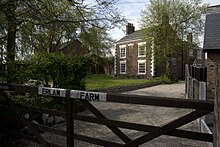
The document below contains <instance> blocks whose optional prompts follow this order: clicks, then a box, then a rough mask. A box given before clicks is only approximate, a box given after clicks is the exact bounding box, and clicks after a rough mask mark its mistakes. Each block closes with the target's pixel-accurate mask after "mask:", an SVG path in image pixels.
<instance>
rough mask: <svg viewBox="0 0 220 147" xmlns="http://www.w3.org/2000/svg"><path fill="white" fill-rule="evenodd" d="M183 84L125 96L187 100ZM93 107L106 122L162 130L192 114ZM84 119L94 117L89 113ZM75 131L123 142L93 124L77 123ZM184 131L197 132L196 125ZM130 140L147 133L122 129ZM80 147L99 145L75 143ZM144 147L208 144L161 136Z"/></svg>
mask: <svg viewBox="0 0 220 147" xmlns="http://www.w3.org/2000/svg"><path fill="white" fill-rule="evenodd" d="M184 86H185V85H184V82H180V83H178V84H172V85H158V86H154V87H150V88H144V89H139V90H135V91H129V92H126V94H137V95H148V96H151V95H154V96H161V97H173V98H184ZM93 105H94V106H95V107H96V108H98V109H99V110H100V111H101V112H102V113H103V114H104V115H105V116H106V117H107V118H109V119H113V120H121V121H127V122H133V123H140V124H147V125H154V126H160V125H163V124H166V123H168V122H170V121H172V120H174V119H176V118H178V117H180V116H182V115H184V114H187V113H189V112H191V111H192V110H189V109H188V110H186V109H177V108H165V107H155V106H154V107H153V106H143V105H131V104H118V103H100V102H99V103H97V102H93ZM82 114H83V115H91V114H90V112H88V111H86V112H83V113H82ZM75 126H76V129H75V131H76V132H77V133H80V134H86V135H88V136H93V137H97V138H102V139H105V140H109V141H114V142H121V141H120V139H118V137H117V136H115V135H114V134H113V133H111V131H110V130H109V129H108V128H106V127H105V126H100V125H95V124H91V123H84V122H80V121H77V122H75ZM181 128H184V129H186V130H194V131H198V126H197V123H196V121H194V122H192V123H190V124H187V125H185V126H183V127H181ZM121 130H122V131H123V132H125V134H127V135H128V136H129V137H130V138H137V137H140V136H141V135H143V134H146V133H144V132H138V131H132V130H127V129H121ZM75 145H76V146H77V147H84V146H91V147H95V146H96V145H91V144H87V143H84V142H80V141H76V142H75ZM141 147H208V146H207V143H205V142H200V141H194V140H189V139H183V138H177V137H170V136H161V137H158V138H156V139H153V140H152V141H149V142H147V143H145V144H142V145H141Z"/></svg>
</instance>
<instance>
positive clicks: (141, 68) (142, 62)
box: [138, 60, 146, 74]
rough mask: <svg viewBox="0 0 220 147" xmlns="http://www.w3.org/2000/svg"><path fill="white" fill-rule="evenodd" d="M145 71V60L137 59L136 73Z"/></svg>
mask: <svg viewBox="0 0 220 147" xmlns="http://www.w3.org/2000/svg"><path fill="white" fill-rule="evenodd" d="M145 73H146V60H139V61H138V74H145Z"/></svg>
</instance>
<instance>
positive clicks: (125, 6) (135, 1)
mask: <svg viewBox="0 0 220 147" xmlns="http://www.w3.org/2000/svg"><path fill="white" fill-rule="evenodd" d="M203 3H208V4H210V6H213V5H220V0H203ZM147 4H149V0H119V1H118V2H117V4H116V7H117V8H118V10H119V11H120V12H121V15H122V16H125V18H126V19H127V20H128V21H129V22H130V23H133V24H134V26H135V30H138V29H139V20H140V18H141V17H140V12H141V10H142V9H144V8H146V5H147ZM124 31H125V26H124V27H123V28H120V29H119V28H115V29H113V30H111V31H109V33H110V36H111V37H112V38H113V39H115V40H119V39H120V38H122V37H124V35H125V32H124Z"/></svg>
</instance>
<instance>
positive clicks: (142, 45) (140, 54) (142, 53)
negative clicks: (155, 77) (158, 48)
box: [138, 43, 146, 57]
mask: <svg viewBox="0 0 220 147" xmlns="http://www.w3.org/2000/svg"><path fill="white" fill-rule="evenodd" d="M145 56H146V43H138V57H145Z"/></svg>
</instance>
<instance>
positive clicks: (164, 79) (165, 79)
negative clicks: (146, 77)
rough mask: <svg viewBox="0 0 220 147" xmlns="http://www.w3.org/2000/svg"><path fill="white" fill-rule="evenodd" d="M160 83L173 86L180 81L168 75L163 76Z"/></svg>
mask: <svg viewBox="0 0 220 147" xmlns="http://www.w3.org/2000/svg"><path fill="white" fill-rule="evenodd" d="M159 81H160V82H161V83H163V84H173V83H177V82H178V80H176V79H173V78H172V76H170V75H168V74H163V75H162V76H161V77H159Z"/></svg>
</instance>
